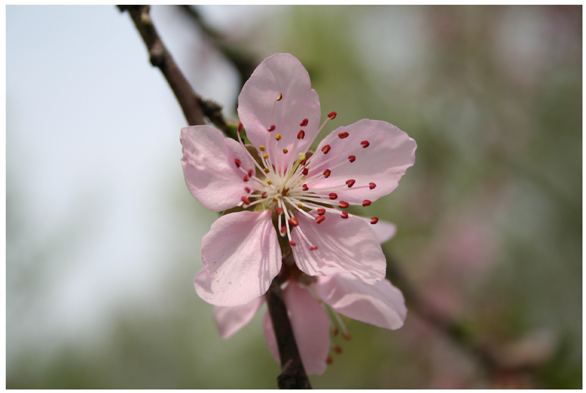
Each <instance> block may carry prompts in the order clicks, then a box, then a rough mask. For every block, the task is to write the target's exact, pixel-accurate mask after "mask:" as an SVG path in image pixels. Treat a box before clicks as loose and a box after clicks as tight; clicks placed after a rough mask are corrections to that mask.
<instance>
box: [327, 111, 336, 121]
mask: <svg viewBox="0 0 586 393" xmlns="http://www.w3.org/2000/svg"><path fill="white" fill-rule="evenodd" d="M337 115H338V114H337V113H336V112H330V113H328V117H329V118H330V120H334V119H335V118H336V116H337Z"/></svg>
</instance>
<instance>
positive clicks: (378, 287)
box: [214, 221, 407, 374]
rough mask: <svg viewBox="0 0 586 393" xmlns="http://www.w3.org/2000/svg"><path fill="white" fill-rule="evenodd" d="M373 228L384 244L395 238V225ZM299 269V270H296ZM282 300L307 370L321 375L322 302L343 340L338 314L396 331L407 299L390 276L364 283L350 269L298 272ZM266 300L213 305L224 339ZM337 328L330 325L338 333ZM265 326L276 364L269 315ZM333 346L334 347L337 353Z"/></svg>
mask: <svg viewBox="0 0 586 393" xmlns="http://www.w3.org/2000/svg"><path fill="white" fill-rule="evenodd" d="M380 224H382V225H381V226H380V227H378V230H377V232H376V235H377V239H378V241H380V243H384V242H385V241H387V240H389V239H390V238H391V237H393V236H394V234H395V231H396V227H395V226H394V224H391V223H387V222H383V221H381V222H380ZM299 273H300V272H299ZM283 298H284V300H285V305H286V306H287V312H288V315H289V320H290V321H291V326H292V328H293V334H294V335H295V341H296V342H297V347H298V349H299V355H300V356H301V361H302V362H303V365H304V367H305V372H306V373H307V374H322V373H323V372H324V371H325V370H326V366H327V362H328V357H329V355H328V354H329V353H330V350H331V349H332V345H331V341H330V328H331V323H330V318H329V316H328V312H327V310H326V307H325V306H324V303H325V304H327V306H329V307H330V308H331V313H332V315H334V317H335V319H336V324H337V325H338V326H339V328H341V329H342V331H343V336H344V337H345V338H346V339H349V338H350V335H349V334H348V332H347V331H346V327H345V326H344V323H343V322H342V319H341V318H340V317H339V315H338V314H337V313H340V314H342V315H345V316H347V317H349V318H352V319H356V320H359V321H362V322H366V323H370V324H372V325H375V326H379V327H383V328H387V329H398V328H400V327H401V326H402V325H403V322H404V321H405V317H406V315H407V309H406V308H405V300H404V298H403V294H402V293H401V291H400V290H398V289H397V288H396V287H394V286H393V285H392V284H391V283H390V282H389V281H388V280H386V279H385V280H381V281H377V282H376V283H374V284H373V285H370V284H367V283H365V282H364V281H362V280H359V279H357V278H355V277H354V276H352V275H351V274H348V273H342V274H335V275H333V276H327V277H323V276H322V277H309V276H307V275H304V274H303V273H300V274H299V275H298V276H297V277H295V279H292V280H290V281H289V284H288V285H287V287H286V288H285V289H284V290H283ZM264 301H265V298H264V296H261V297H258V298H256V299H254V300H252V301H251V302H249V303H247V304H244V305H240V306H234V307H215V308H214V319H215V321H216V325H217V327H218V330H219V332H220V336H221V337H222V338H223V339H227V338H229V337H230V336H232V335H233V334H234V333H236V332H237V331H238V330H240V329H241V328H242V327H243V326H245V325H246V324H247V323H248V322H250V320H251V319H252V318H253V317H254V315H255V314H256V312H257V311H258V309H259V308H260V307H261V306H262V305H263V303H264ZM339 328H338V327H334V328H333V330H332V331H333V334H334V335H337V332H338V329H339ZM263 330H264V334H265V340H266V341H267V344H268V345H269V351H270V352H271V355H273V357H274V358H275V360H276V361H277V362H278V363H280V358H279V350H278V347H277V342H276V338H275V333H274V330H273V326H272V322H271V318H270V316H269V313H268V312H266V313H265V315H264V322H263ZM339 348H340V347H339V346H334V347H333V349H334V351H336V350H338V351H339Z"/></svg>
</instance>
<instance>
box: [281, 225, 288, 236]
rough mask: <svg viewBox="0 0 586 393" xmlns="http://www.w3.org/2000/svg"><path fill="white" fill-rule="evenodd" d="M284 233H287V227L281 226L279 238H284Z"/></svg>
mask: <svg viewBox="0 0 586 393" xmlns="http://www.w3.org/2000/svg"><path fill="white" fill-rule="evenodd" d="M285 233H287V227H285V226H282V227H281V236H285Z"/></svg>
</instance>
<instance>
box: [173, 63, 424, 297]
mask: <svg viewBox="0 0 586 393" xmlns="http://www.w3.org/2000/svg"><path fill="white" fill-rule="evenodd" d="M238 114H239V116H240V119H241V121H242V124H243V126H244V128H245V129H246V136H247V137H248V139H249V140H250V142H251V143H252V144H253V145H254V146H255V147H256V149H257V153H258V157H259V158H258V162H257V161H256V160H255V159H254V158H253V156H251V154H250V153H249V152H248V150H247V149H246V148H245V146H244V144H243V143H242V140H240V143H238V142H236V141H234V140H232V139H228V138H224V137H223V136H222V134H221V133H220V131H218V130H217V129H215V128H212V127H209V126H192V127H185V128H183V129H182V130H181V143H182V145H183V158H182V160H181V163H182V165H183V171H184V175H185V180H186V183H187V187H188V188H189V190H190V192H191V193H192V195H193V196H194V197H195V198H196V199H197V200H198V201H199V202H200V203H201V204H202V205H204V206H205V207H207V208H208V209H211V210H214V211H223V210H227V209H230V208H233V207H235V206H241V207H243V208H245V209H248V208H250V210H247V211H241V212H237V213H231V214H226V215H223V216H221V217H220V218H219V219H218V220H217V221H216V222H215V223H214V224H213V225H212V227H211V229H210V232H209V233H208V234H206V235H205V236H204V238H203V242H202V260H203V262H204V268H203V270H201V271H200V272H199V273H198V274H197V275H196V277H195V280H194V284H195V289H196V291H197V293H198V295H199V296H200V297H201V298H202V299H204V300H205V301H207V302H209V303H212V304H214V305H218V306H236V305H242V304H246V303H249V302H251V301H253V299H255V298H257V297H258V296H261V295H262V294H264V293H265V292H266V291H267V289H268V287H269V285H270V283H271V281H272V279H273V278H274V277H275V276H276V275H277V274H278V273H279V270H280V268H281V247H280V246H279V238H278V236H279V235H280V236H281V237H283V238H284V237H287V240H288V244H289V245H290V247H291V249H292V250H293V255H294V258H295V261H296V263H297V266H298V267H299V269H301V271H303V272H304V273H306V274H308V275H310V276H327V275H332V274H337V273H348V274H350V275H352V276H354V277H356V278H358V279H360V280H362V281H364V282H365V283H369V284H374V283H375V282H377V281H380V280H382V279H383V278H384V276H385V270H386V261H385V258H384V255H383V253H382V250H381V248H380V245H379V244H378V242H377V241H376V238H375V237H376V236H375V235H374V234H373V229H372V228H373V227H372V225H371V224H376V223H377V221H378V219H377V218H376V217H374V218H372V219H371V220H370V221H365V220H364V219H362V218H360V217H356V216H353V215H350V214H348V213H347V212H346V211H344V210H343V209H345V208H346V207H348V206H350V205H362V206H368V205H370V204H371V203H372V202H374V201H375V200H377V199H378V198H380V197H382V196H384V195H387V194H389V193H390V192H391V191H393V190H394V189H395V188H396V187H397V185H398V182H399V180H400V178H401V177H402V176H403V174H404V173H405V171H406V170H407V168H408V167H410V166H411V165H413V163H414V160H415V149H416V143H415V141H414V140H413V139H411V138H409V136H408V135H407V134H406V133H404V132H403V131H401V130H399V129H398V128H397V127H395V126H393V125H391V124H389V123H386V122H382V121H375V120H360V121H359V122H357V123H354V124H352V125H349V126H346V127H340V128H338V129H337V130H335V131H333V132H332V133H331V134H330V135H328V136H327V137H325V138H324V139H323V140H322V141H321V143H320V144H319V145H318V147H317V149H316V153H315V154H313V155H311V154H310V153H308V149H309V147H310V146H311V144H312V142H313V141H314V139H315V138H316V136H317V134H318V133H319V131H320V130H321V129H322V128H323V127H324V125H325V124H326V123H327V122H328V120H330V119H334V118H335V116H336V114H335V113H334V112H332V113H330V114H329V115H328V118H327V119H326V121H325V122H324V123H323V124H322V125H321V126H319V122H320V117H321V113H320V104H319V99H318V96H317V93H316V92H315V91H314V90H313V89H312V88H311V83H310V80H309V75H308V73H307V71H306V70H305V68H303V66H302V65H301V63H300V62H299V61H298V60H297V59H296V58H295V57H293V56H292V55H290V54H283V53H279V54H276V55H273V56H271V57H269V58H267V59H265V60H264V61H263V62H262V63H261V64H260V65H259V66H258V67H257V69H256V70H255V71H254V73H253V74H252V76H251V77H250V79H249V80H248V81H247V82H246V84H245V85H244V88H243V89H242V92H241V94H240V97H239V99H238ZM239 139H240V135H239ZM273 219H274V221H275V223H276V224H277V228H278V230H275V229H274V224H273ZM369 222H370V223H369Z"/></svg>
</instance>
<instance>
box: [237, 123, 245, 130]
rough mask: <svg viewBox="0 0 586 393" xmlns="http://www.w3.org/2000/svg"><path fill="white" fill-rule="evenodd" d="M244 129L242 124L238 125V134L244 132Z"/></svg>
mask: <svg viewBox="0 0 586 393" xmlns="http://www.w3.org/2000/svg"><path fill="white" fill-rule="evenodd" d="M243 128H244V126H243V125H242V123H238V132H240V131H242V129H243Z"/></svg>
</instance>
